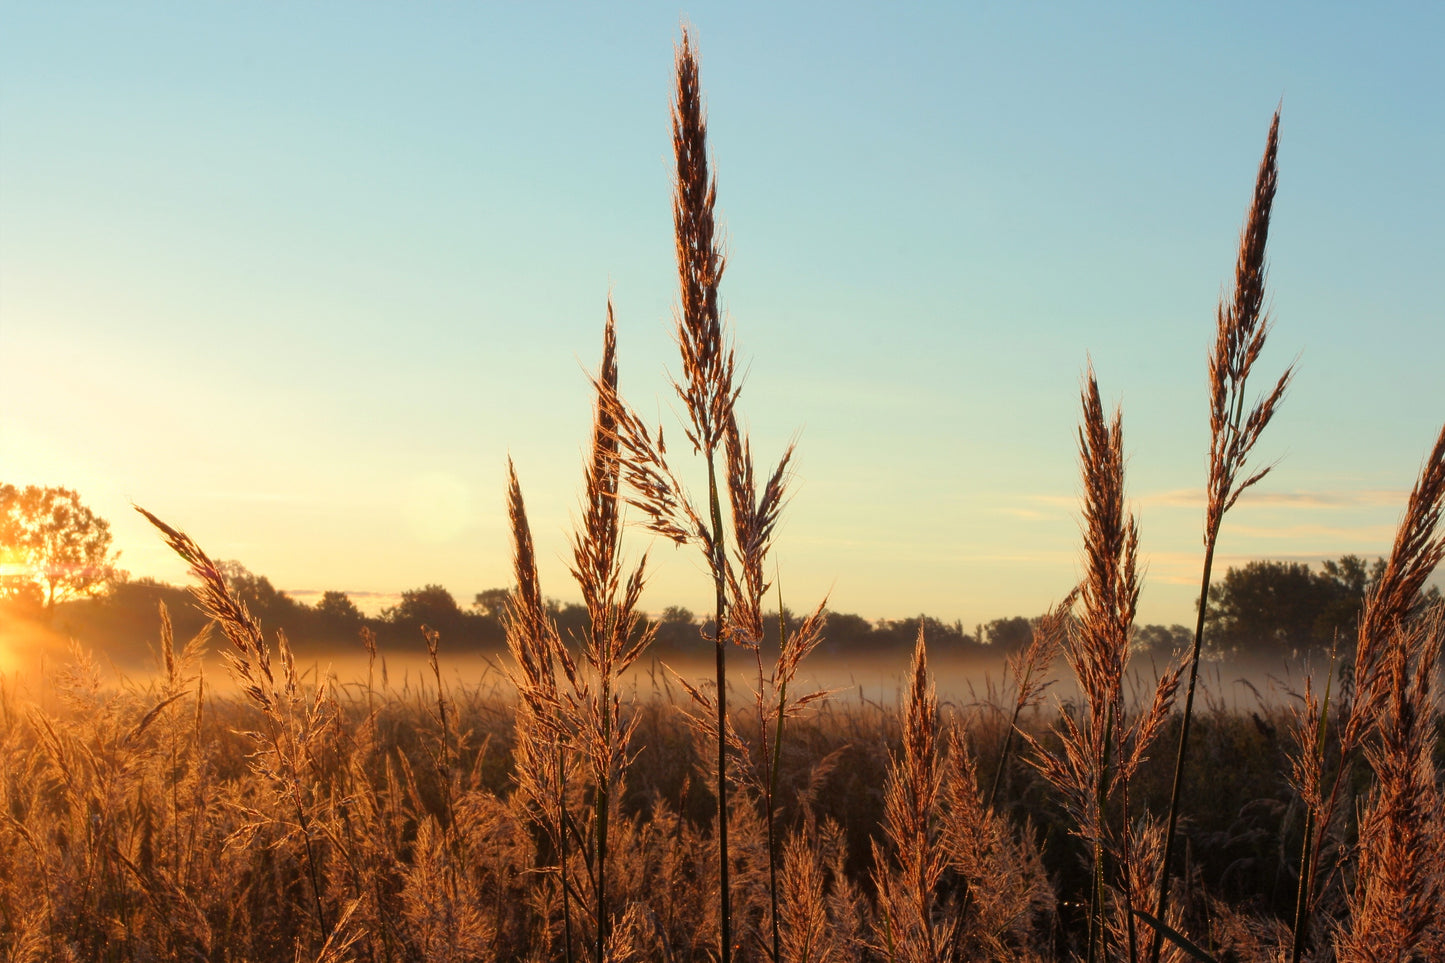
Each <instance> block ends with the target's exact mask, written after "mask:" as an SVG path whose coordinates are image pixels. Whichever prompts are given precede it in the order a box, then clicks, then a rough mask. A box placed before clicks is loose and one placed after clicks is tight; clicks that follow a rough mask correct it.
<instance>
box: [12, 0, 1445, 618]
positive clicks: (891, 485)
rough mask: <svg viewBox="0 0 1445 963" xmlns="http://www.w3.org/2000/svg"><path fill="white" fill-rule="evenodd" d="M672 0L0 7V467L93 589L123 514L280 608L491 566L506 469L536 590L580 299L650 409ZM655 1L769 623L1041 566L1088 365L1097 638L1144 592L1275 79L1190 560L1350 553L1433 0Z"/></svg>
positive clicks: (576, 391)
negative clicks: (1229, 381)
mask: <svg viewBox="0 0 1445 963" xmlns="http://www.w3.org/2000/svg"><path fill="white" fill-rule="evenodd" d="M678 12H679V11H678V8H676V7H674V6H669V5H665V4H633V5H627V6H625V7H623V8H616V9H603V8H601V7H597V8H592V9H573V8H572V7H571V6H570V5H568V6H564V5H542V4H527V5H520V4H519V5H506V6H503V5H495V6H486V7H483V6H476V7H460V6H445V7H444V6H440V5H437V6H431V7H422V6H420V5H402V4H394V5H390V6H387V7H381V6H379V5H366V6H352V5H345V4H306V5H301V6H290V5H282V4H247V5H243V6H232V7H225V8H222V7H216V6H180V7H177V6H175V5H161V4H144V3H131V4H124V5H116V4H95V5H85V4H64V5H55V4H21V3H10V2H6V3H3V4H0V24H3V29H0V466H3V474H4V476H5V480H6V481H8V482H11V483H16V484H28V483H34V484H46V485H65V486H68V487H73V488H76V489H78V490H80V491H81V493H82V495H83V497H84V498H85V500H86V502H87V503H88V504H89V505H90V506H91V507H93V508H94V509H95V510H96V511H97V512H98V513H100V514H101V515H103V516H105V517H107V518H109V519H111V520H112V522H113V524H114V526H115V531H116V535H117V544H118V546H119V547H120V548H122V550H123V551H124V555H123V558H122V564H123V565H124V566H125V567H126V568H128V569H129V570H130V571H131V572H132V573H133V574H135V575H156V576H158V577H161V578H165V579H167V580H171V581H181V580H182V578H183V572H182V569H181V567H180V565H179V564H178V563H177V562H176V561H175V560H174V559H173V558H170V557H168V554H167V550H166V548H165V546H164V545H163V544H161V543H159V542H158V541H157V540H156V539H155V538H154V536H153V535H152V534H151V533H150V532H148V531H147V527H146V524H145V522H144V520H143V519H141V518H139V517H137V516H136V515H135V513H134V512H131V511H129V508H128V505H129V503H130V502H131V501H132V500H133V501H135V502H138V503H140V504H144V505H147V506H151V507H153V508H156V509H161V508H163V509H164V511H163V514H164V515H165V517H166V518H167V519H169V520H171V521H173V522H175V523H176V524H178V525H180V526H182V527H183V528H185V530H186V531H188V532H190V533H191V534H193V535H194V536H195V537H196V538H197V539H199V540H201V541H202V542H203V543H204V544H206V545H207V546H208V549H209V550H210V551H211V552H212V554H213V555H215V556H217V557H222V558H237V559H239V560H241V561H242V562H244V563H245V564H246V565H247V566H248V567H250V568H251V569H253V570H254V571H257V572H259V573H263V574H265V575H267V576H268V577H270V578H271V580H272V581H273V582H274V583H275V584H277V585H278V586H280V587H282V588H285V589H288V590H293V591H294V590H307V589H310V590H322V589H341V590H346V591H350V592H353V593H364V592H378V593H386V592H394V591H398V590H400V589H404V588H410V587H414V586H418V585H422V584H425V583H429V582H439V583H442V584H444V585H446V586H447V587H448V588H450V589H451V590H452V591H453V592H454V593H455V594H456V595H457V596H458V597H459V598H462V599H468V598H470V593H472V592H474V591H477V590H480V589H483V588H489V587H493V586H501V585H506V584H508V582H509V581H510V568H509V567H510V553H509V542H508V537H509V535H508V528H507V514H506V505H505V491H506V463H507V457H508V455H509V454H510V456H511V457H512V459H513V460H514V461H515V462H516V464H517V466H518V470H519V472H521V473H522V474H523V475H524V477H525V478H526V480H527V485H528V490H527V498H528V511H529V515H530V517H531V523H532V528H533V531H534V533H535V536H536V539H537V548H538V556H539V562H540V564H541V566H542V572H541V575H542V581H543V584H547V585H556V586H562V585H565V584H567V583H568V579H567V578H566V564H567V561H566V556H565V551H566V545H567V543H566V535H565V533H566V532H567V531H568V530H569V529H570V527H571V518H570V516H571V514H572V513H573V512H574V511H575V505H576V500H575V491H574V487H575V479H576V477H577V472H578V470H579V468H580V466H581V464H582V459H583V457H584V453H585V451H586V447H587V444H588V425H587V421H586V418H585V417H579V412H585V411H587V410H588V406H589V403H590V402H589V398H590V395H589V392H590V386H589V384H588V381H587V377H586V373H585V372H586V369H587V368H588V366H589V365H590V364H591V363H592V360H593V354H594V353H595V347H596V344H595V342H596V332H597V331H598V330H599V328H600V326H601V324H602V320H603V318H604V316H605V311H606V299H607V297H608V294H609V292H610V293H611V296H612V298H613V301H614V304H615V308H616V315H617V337H618V350H619V353H620V356H621V358H622V359H623V364H622V390H623V392H624V394H626V395H627V396H628V397H629V398H632V399H637V401H638V403H639V409H640V413H641V414H643V415H644V416H648V417H653V418H654V419H656V420H662V421H663V422H664V424H665V425H666V426H667V427H668V429H669V430H670V431H671V430H672V429H673V426H674V425H676V424H677V422H676V419H675V417H674V412H673V410H672V409H673V408H674V407H675V405H671V404H670V402H669V401H668V398H669V397H670V389H669V388H668V382H667V377H666V370H667V366H668V365H670V364H672V363H673V362H672V359H673V356H674V354H675V348H674V346H673V345H672V344H670V343H669V341H668V339H667V337H666V336H665V335H664V332H666V331H668V330H669V329H670V327H671V321H670V318H671V311H672V303H673V300H674V298H675V282H674V271H675V266H674V261H673V250H672V245H673V236H672V224H671V206H670V205H671V187H670V184H669V176H670V174H669V160H670V156H669V152H670V142H669V140H668V128H667V123H666V118H667V111H668V103H669V100H668V98H669V92H670V88H669V82H670V76H669V70H670V62H669V58H668V57H667V55H666V51H668V50H669V49H670V48H671V45H672V44H673V42H674V41H675V38H676V36H677V29H678ZM687 16H688V18H689V22H690V23H691V24H692V25H693V27H694V28H695V30H696V37H697V40H698V42H699V46H700V49H701V52H702V58H703V68H704V70H705V72H706V75H707V95H708V108H709V122H710V134H711V137H710V145H711V148H712V151H713V156H712V161H713V169H714V170H715V171H716V173H717V176H718V184H719V201H718V214H719V216H720V218H721V222H722V225H723V227H724V229H725V231H726V236H727V239H728V245H727V250H728V252H729V261H728V270H727V275H726V278H725V280H724V282H723V285H722V292H721V300H722V304H723V307H724V310H725V312H726V314H727V315H728V316H729V317H730V319H731V321H732V322H733V324H734V325H735V327H734V330H735V332H736V335H737V340H738V349H739V356H740V358H743V359H756V360H755V361H754V362H753V363H751V364H750V365H749V366H748V367H747V370H746V382H745V391H746V394H747V399H748V401H747V405H746V410H747V412H748V413H749V418H750V422H749V424H748V425H747V428H748V429H749V430H750V431H751V433H752V437H753V440H754V443H755V445H756V446H757V447H758V449H759V450H760V451H764V452H774V451H781V450H782V449H783V448H784V447H785V446H786V444H787V443H788V442H789V441H790V440H791V439H792V438H793V436H794V433H795V431H797V430H798V429H799V426H801V431H800V433H799V434H798V440H799V450H798V454H797V456H796V459H795V462H794V464H795V467H796V470H797V473H798V474H797V477H796V479H795V483H794V487H793V502H792V503H791V505H790V506H789V510H788V514H787V516H786V518H787V520H786V523H785V526H784V528H783V530H782V531H781V532H780V533H779V537H778V541H777V548H776V551H777V557H778V560H779V564H780V566H781V567H782V568H783V569H785V570H786V572H787V575H786V579H785V584H784V586H783V587H784V589H785V591H786V592H787V593H788V595H789V597H790V598H793V599H798V600H803V601H802V602H799V603H798V604H799V605H802V604H804V603H810V602H811V600H813V599H816V598H818V597H820V596H822V595H823V594H825V593H828V592H831V597H832V599H833V604H834V605H836V606H837V607H838V608H841V609H843V610H847V611H857V612H859V613H861V614H864V615H868V616H889V617H902V616H906V615H912V614H916V613H918V612H920V611H926V612H928V613H930V614H934V615H938V616H940V617H945V618H960V619H963V620H964V621H965V622H966V623H970V624H971V623H972V622H974V621H984V620H988V619H991V618H995V617H1000V616H1006V615H1014V614H1034V613H1038V612H1042V611H1043V610H1044V609H1045V608H1046V607H1047V606H1048V605H1049V603H1050V602H1051V600H1056V599H1057V598H1059V597H1060V596H1062V595H1063V594H1064V593H1065V592H1066V591H1067V590H1068V588H1069V587H1070V586H1071V585H1072V584H1074V583H1075V582H1076V581H1077V579H1078V576H1079V574H1080V573H1079V571H1078V563H1077V543H1078V538H1079V525H1078V522H1077V510H1078V509H1077V505H1078V494H1079V492H1078V482H1077V472H1076V469H1075V466H1074V462H1073V459H1074V447H1073V444H1074V434H1073V432H1074V425H1075V421H1076V418H1077V412H1076V394H1077V390H1078V383H1079V376H1080V372H1081V371H1082V370H1083V368H1084V365H1085V363H1086V356H1092V359H1093V364H1094V367H1095V370H1096V372H1097V374H1098V377H1099V381H1100V384H1101V386H1102V388H1103V390H1104V392H1105V394H1106V396H1107V397H1106V399H1105V400H1106V402H1107V403H1112V402H1114V401H1121V402H1122V403H1123V405H1124V407H1125V410H1126V412H1127V416H1128V422H1129V435H1128V438H1127V441H1126V444H1127V449H1126V452H1125V454H1126V456H1127V458H1128V460H1129V476H1130V490H1131V492H1132V493H1133V496H1134V503H1133V508H1134V509H1135V510H1136V512H1137V514H1138V517H1139V525H1140V533H1141V542H1140V554H1141V562H1142V563H1143V564H1144V565H1145V566H1146V570H1145V573H1144V574H1145V579H1144V591H1143V596H1142V598H1141V601H1140V617H1141V619H1142V620H1143V621H1151V622H1187V621H1189V620H1190V615H1191V609H1192V600H1193V598H1194V595H1195V593H1196V592H1197V589H1198V586H1197V579H1198V572H1199V559H1200V557H1201V555H1202V546H1201V545H1200V543H1199V531H1200V522H1201V518H1202V513H1203V490H1202V487H1201V479H1202V478H1203V477H1204V475H1205V469H1206V466H1207V455H1208V444H1209V425H1208V420H1207V410H1208V406H1207V394H1206V392H1207V385H1206V383H1205V379H1204V375H1203V372H1204V359H1205V357H1206V356H1207V353H1208V351H1209V349H1210V347H1211V344H1212V338H1213V334H1214V311H1215V306H1216V304H1217V302H1218V300H1219V296H1220V292H1221V290H1222V288H1223V287H1224V286H1225V285H1226V283H1227V282H1228V281H1229V280H1230V278H1231V276H1232V272H1233V267H1234V257H1235V251H1236V246H1237V242H1238V233H1239V229H1240V226H1241V224H1242V222H1243V218H1244V215H1245V211H1246V209H1247V207H1248V204H1249V186H1250V184H1251V180H1252V178H1253V176H1254V172H1255V168H1256V166H1257V164H1258V161H1259V152H1260V144H1261V143H1262V141H1263V137H1264V133H1265V131H1266V129H1267V127H1268V124H1269V118H1270V116H1271V114H1272V112H1273V111H1274V109H1275V107H1276V105H1277V104H1278V103H1279V102H1280V100H1281V98H1283V119H1282V122H1281V137H1280V151H1279V165H1280V189H1279V194H1278V198H1277V200H1276V202H1275V209H1274V218H1273V223H1272V225H1271V236H1270V273H1269V286H1268V290H1269V292H1270V302H1269V307H1270V309H1271V312H1272V316H1273V317H1274V319H1275V328H1274V330H1273V333H1272V334H1271V339H1270V343H1269V348H1268V349H1267V352H1266V354H1267V359H1266V364H1267V367H1268V368H1269V369H1270V370H1272V371H1274V370H1282V369H1283V368H1284V367H1285V366H1286V365H1287V364H1289V363H1290V362H1291V361H1292V360H1294V358H1295V355H1296V353H1298V355H1299V368H1298V375H1297V377H1296V380H1295V382H1294V384H1293V386H1292V388H1291V391H1290V397H1289V402H1288V404H1287V405H1285V406H1284V407H1283V408H1282V410H1281V411H1280V413H1279V415H1278V417H1277V418H1276V420H1275V422H1274V424H1273V426H1272V427H1271V430H1270V434H1269V435H1268V436H1267V437H1266V438H1265V440H1264V441H1263V442H1262V443H1261V446H1260V450H1259V451H1258V453H1257V455H1256V457H1257V458H1258V459H1259V460H1260V461H1261V462H1262V463H1269V462H1271V461H1275V460H1277V461H1278V467H1276V468H1275V470H1274V471H1273V472H1272V473H1271V474H1270V476H1269V477H1268V478H1267V479H1266V480H1265V481H1264V482H1262V483H1261V484H1260V485H1259V486H1258V488H1257V489H1255V490H1253V491H1251V493H1250V495H1249V496H1248V497H1247V498H1246V499H1244V500H1243V501H1241V502H1240V504H1239V506H1238V508H1237V509H1236V511H1235V513H1234V514H1233V515H1231V524H1230V525H1229V526H1227V527H1226V529H1225V531H1224V535H1223V537H1222V540H1221V544H1220V549H1219V564H1220V571H1222V566H1223V565H1228V564H1237V563H1238V562H1239V561H1241V560H1243V559H1245V558H1254V557H1272V558H1291V559H1302V560H1313V559H1317V558H1320V557H1335V556H1338V555H1340V554H1343V553H1347V552H1353V553H1357V554H1362V555H1370V556H1374V555H1378V554H1386V553H1387V552H1388V551H1389V548H1390V544H1391V539H1392V537H1393V533H1394V528H1395V525H1396V523H1397V521H1398V518H1399V511H1400V506H1401V505H1402V504H1403V502H1404V496H1405V492H1406V491H1408V489H1409V487H1410V485H1411V483H1412V481H1413V480H1414V477H1415V475H1416V473H1417V472H1418V470H1419V467H1420V464H1421V459H1422V457H1423V456H1424V454H1425V446H1426V444H1427V442H1428V440H1429V439H1430V438H1433V437H1434V436H1435V434H1436V433H1437V431H1438V426H1439V424H1440V419H1441V415H1442V411H1445V377H1442V374H1441V371H1442V369H1445V363H1442V359H1445V318H1442V308H1441V305H1442V304H1445V271H1442V270H1441V265H1442V264H1445V235H1442V228H1441V225H1442V224H1445V180H1442V178H1441V176H1440V161H1441V158H1442V156H1445V100H1442V98H1441V97H1440V96H1439V93H1438V92H1439V91H1441V90H1445V61H1442V59H1441V58H1440V57H1439V54H1438V49H1437V48H1438V45H1439V42H1440V38H1441V37H1445V11H1442V10H1441V9H1440V8H1436V7H1430V6H1427V5H1424V4H1398V5H1392V6H1391V7H1389V8H1388V9H1387V8H1370V9H1364V8H1360V9H1355V8H1351V7H1346V6H1344V5H1335V4H1327V5H1320V4H1288V5H1272V6H1271V7H1270V8H1269V9H1268V10H1261V9H1259V8H1258V7H1256V6H1254V5H1248V4H1232V5H1227V6H1225V5H1217V6H1211V7H1209V8H1208V9H1205V8H1202V7H1195V8H1183V7H1162V8H1161V7H1157V6H1147V5H1141V4H1111V5H1109V6H1107V7H1100V6H1098V5H1077V6H1074V5H1047V4H1035V3H1025V4H1008V5H1004V4H969V5H942V4H940V5H937V6H934V7H918V8H911V9H908V10H895V11H885V10H883V9H882V8H879V9H877V10H873V9H868V8H863V7H858V6H853V5H841V4H835V5H826V6H815V7H814V6H808V7H804V6H799V5H792V6H788V7H786V8H781V9H778V8H774V7H773V6H772V5H767V6H764V5H752V4H738V3H730V4H695V5H693V6H691V7H690V8H689V9H688V10H687ZM643 399H657V400H656V401H649V402H648V403H647V404H643V403H642V401H643ZM648 404H650V405H652V407H651V408H650V409H649V408H648ZM675 437H676V438H677V439H679V443H681V442H680V439H681V438H682V434H681V429H680V427H679V428H678V429H677V431H676V435H675ZM629 538H632V539H636V540H638V542H639V544H640V543H641V542H642V541H644V540H645V537H644V536H643V534H642V533H641V532H640V531H634V532H632V533H631V534H630V535H629ZM652 562H653V567H654V570H655V575H654V578H653V580H652V582H651V584H650V586H649V589H648V593H647V596H646V598H645V599H644V604H645V605H653V606H656V607H661V606H662V605H666V604H671V603H681V604H686V605H688V606H690V607H692V608H693V609H694V610H696V611H706V610H707V608H708V604H709V601H708V595H707V593H708V589H707V581H706V579H702V578H699V577H698V575H699V573H698V567H699V565H700V563H699V562H698V561H697V560H696V558H695V555H694V554H690V553H686V552H673V551H671V550H670V549H669V548H668V547H667V546H665V545H662V544H658V545H656V546H654V548H653V555H652Z"/></svg>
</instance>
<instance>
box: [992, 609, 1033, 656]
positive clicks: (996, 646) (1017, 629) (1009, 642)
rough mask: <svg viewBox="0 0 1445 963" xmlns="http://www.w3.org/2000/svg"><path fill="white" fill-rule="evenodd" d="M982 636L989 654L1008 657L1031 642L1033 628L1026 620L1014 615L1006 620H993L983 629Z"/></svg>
mask: <svg viewBox="0 0 1445 963" xmlns="http://www.w3.org/2000/svg"><path fill="white" fill-rule="evenodd" d="M984 635H985V639H986V641H987V644H988V647H989V651H990V652H995V653H998V654H999V655H1008V654H1009V653H1012V652H1017V651H1018V650H1020V649H1022V648H1023V647H1024V646H1026V645H1028V644H1029V643H1030V642H1032V641H1033V638H1034V627H1033V623H1031V622H1030V621H1029V620H1028V619H1026V618H1024V617H1023V616H1021V615H1015V616H1014V617H1013V618H1008V619H994V620H993V621H992V622H990V623H989V624H988V625H987V627H985V629H984Z"/></svg>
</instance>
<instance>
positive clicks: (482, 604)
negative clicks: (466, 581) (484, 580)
mask: <svg viewBox="0 0 1445 963" xmlns="http://www.w3.org/2000/svg"><path fill="white" fill-rule="evenodd" d="M511 597H512V591H511V589H504V588H491V589H487V590H486V591H485V592H478V593H477V594H476V597H475V598H474V599H472V608H474V609H476V610H477V611H478V612H480V613H482V614H483V615H487V616H491V617H492V618H496V619H500V618H501V617H502V616H504V615H506V613H507V600H508V599H509V598H511Z"/></svg>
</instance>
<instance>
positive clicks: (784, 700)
mask: <svg viewBox="0 0 1445 963" xmlns="http://www.w3.org/2000/svg"><path fill="white" fill-rule="evenodd" d="M787 648H788V615H787V609H785V608H784V607H783V588H782V584H781V580H779V585H778V654H779V657H781V655H782V653H783V652H785V651H787ZM758 671H759V673H761V671H762V664H761V662H760V663H759V666H758ZM758 691H759V693H760V694H761V692H762V686H761V684H760V685H759V687H758ZM787 704H788V678H787V676H784V677H783V680H782V685H780V686H779V687H778V716H777V723H776V725H777V731H776V732H774V733H773V757H772V759H771V760H769V766H768V792H767V796H768V798H767V803H768V896H769V898H770V900H771V901H772V912H773V919H772V923H773V959H774V960H775V961H777V960H780V959H782V934H781V930H780V928H779V925H778V832H777V828H776V817H775V813H776V810H777V797H778V770H779V768H780V765H781V760H782V755H783V720H784V710H785V709H786V708H787ZM764 735H765V736H766V732H764Z"/></svg>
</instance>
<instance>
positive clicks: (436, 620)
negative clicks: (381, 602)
mask: <svg viewBox="0 0 1445 963" xmlns="http://www.w3.org/2000/svg"><path fill="white" fill-rule="evenodd" d="M381 616H382V618H384V619H387V620H388V621H390V622H394V623H398V624H402V625H407V626H421V625H429V626H431V627H432V628H437V629H439V628H442V627H444V626H449V625H455V624H456V623H457V622H458V621H459V620H460V619H461V616H462V609H461V606H460V605H458V604H457V600H456V599H454V598H453V597H452V593H450V592H448V591H447V590H446V589H445V588H443V587H442V586H440V585H436V584H431V585H424V586H422V587H421V588H416V589H408V590H406V591H405V592H402V593H401V601H400V602H398V603H397V604H396V605H393V606H391V607H390V608H387V609H385V610H384V611H382V613H381Z"/></svg>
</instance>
